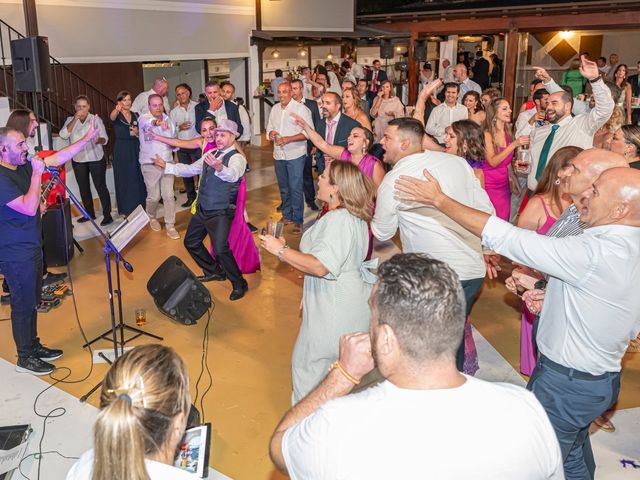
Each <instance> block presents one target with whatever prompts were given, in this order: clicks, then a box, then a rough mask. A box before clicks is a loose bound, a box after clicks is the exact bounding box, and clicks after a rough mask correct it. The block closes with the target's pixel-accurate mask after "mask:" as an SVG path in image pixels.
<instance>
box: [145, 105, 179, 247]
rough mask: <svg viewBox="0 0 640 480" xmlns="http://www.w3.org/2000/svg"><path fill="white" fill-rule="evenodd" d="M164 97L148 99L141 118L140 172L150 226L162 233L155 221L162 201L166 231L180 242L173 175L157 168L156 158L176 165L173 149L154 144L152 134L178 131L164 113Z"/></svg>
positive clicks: (171, 135) (159, 143)
mask: <svg viewBox="0 0 640 480" xmlns="http://www.w3.org/2000/svg"><path fill="white" fill-rule="evenodd" d="M163 109H164V107H163V105H162V97H161V96H160V95H158V94H153V95H150V96H149V113H145V114H144V115H141V116H140V118H138V127H139V129H140V156H139V161H140V169H141V170H142V176H143V177H144V184H145V185H146V187H147V205H146V209H145V210H146V211H147V214H148V215H149V217H150V218H151V221H150V223H149V226H150V227H151V230H153V231H154V232H159V231H160V230H161V229H162V226H161V225H160V222H158V220H157V218H156V214H157V210H158V203H159V202H160V198H161V197H162V202H163V206H164V223H165V226H166V228H167V236H168V237H169V238H171V239H172V240H178V239H180V234H179V233H178V231H177V230H176V229H175V223H176V201H175V197H174V192H173V175H171V174H168V173H165V172H164V170H163V169H162V168H158V167H157V166H156V165H154V161H155V158H156V157H159V158H161V159H162V160H163V161H165V162H166V163H173V148H172V147H170V146H168V145H165V144H164V143H162V142H159V141H157V140H153V139H152V138H151V136H150V135H149V132H150V131H151V132H153V133H155V134H157V135H160V136H163V137H175V136H176V127H175V125H174V123H173V122H172V121H171V119H170V118H169V116H168V115H167V114H166V113H163Z"/></svg>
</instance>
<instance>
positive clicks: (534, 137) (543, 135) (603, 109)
mask: <svg viewBox="0 0 640 480" xmlns="http://www.w3.org/2000/svg"><path fill="white" fill-rule="evenodd" d="M544 86H545V88H546V89H547V91H548V92H549V93H550V94H551V93H555V92H559V91H562V88H560V87H559V86H558V84H557V83H556V82H554V81H553V80H551V82H549V83H545V84H544ZM591 87H592V89H593V96H594V97H595V102H596V105H595V107H594V108H593V110H591V111H590V112H589V113H583V114H582V115H577V116H575V117H572V116H571V115H569V116H568V117H566V118H565V119H564V120H562V121H560V122H558V125H560V128H559V129H558V130H557V131H556V134H555V137H553V143H552V144H551V150H550V151H549V157H548V158H547V161H548V160H549V159H550V158H551V156H552V155H553V154H554V153H555V152H556V151H557V150H558V149H560V148H562V147H568V146H574V147H581V148H584V149H587V148H591V147H593V135H594V133H596V132H597V131H598V129H599V128H600V127H601V126H602V125H604V124H605V123H606V122H607V120H609V118H610V117H611V114H612V113H613V107H614V106H615V105H614V102H613V99H612V98H611V91H610V90H609V88H608V87H607V86H606V85H605V84H604V82H603V81H602V80H598V81H597V82H595V83H592V84H591ZM551 127H552V125H544V126H542V127H540V128H536V129H534V130H533V131H532V132H531V147H530V150H531V172H530V173H529V178H528V180H527V186H528V187H529V190H532V191H533V190H535V189H536V187H537V186H538V181H537V180H536V170H537V169H538V160H539V159H540V154H541V153H542V147H543V146H544V142H545V140H546V139H547V137H548V136H549V134H550V133H551Z"/></svg>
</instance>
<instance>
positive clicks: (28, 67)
mask: <svg viewBox="0 0 640 480" xmlns="http://www.w3.org/2000/svg"><path fill="white" fill-rule="evenodd" d="M11 63H12V65H13V80H14V82H15V89H16V90H17V91H18V92H39V93H42V92H46V91H47V90H48V89H49V85H50V83H51V82H50V76H51V73H50V70H51V67H50V62H49V39H48V38H47V37H26V38H18V39H16V40H11Z"/></svg>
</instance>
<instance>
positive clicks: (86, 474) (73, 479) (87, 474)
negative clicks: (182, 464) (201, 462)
mask: <svg viewBox="0 0 640 480" xmlns="http://www.w3.org/2000/svg"><path fill="white" fill-rule="evenodd" d="M144 463H145V466H146V467H147V473H148V474H149V478H150V480H193V478H194V475H193V474H191V473H189V472H186V471H184V470H180V469H179V468H175V467H173V466H171V465H166V464H164V463H160V462H155V461H153V460H149V459H145V461H144ZM92 473H93V450H88V451H86V452H84V453H83V454H82V456H81V457H80V458H79V459H78V461H77V462H76V463H74V464H73V467H71V470H69V473H67V479H66V480H91V474H92Z"/></svg>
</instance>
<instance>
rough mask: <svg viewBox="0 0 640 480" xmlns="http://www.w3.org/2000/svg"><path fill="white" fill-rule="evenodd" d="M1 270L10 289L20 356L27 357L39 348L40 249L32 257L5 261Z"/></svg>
mask: <svg viewBox="0 0 640 480" xmlns="http://www.w3.org/2000/svg"><path fill="white" fill-rule="evenodd" d="M0 271H1V272H2V274H3V275H4V278H5V281H6V282H7V284H8V286H9V289H10V290H11V329H12V332H13V340H14V342H15V344H16V349H17V351H18V356H19V357H20V358H26V357H28V356H30V355H31V354H32V353H33V350H34V349H36V348H37V347H38V325H37V316H38V312H37V311H36V307H37V306H38V303H40V294H41V293H42V256H41V254H40V250H38V252H37V253H36V254H35V255H34V258H32V259H31V260H25V261H13V262H2V261H0Z"/></svg>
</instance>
